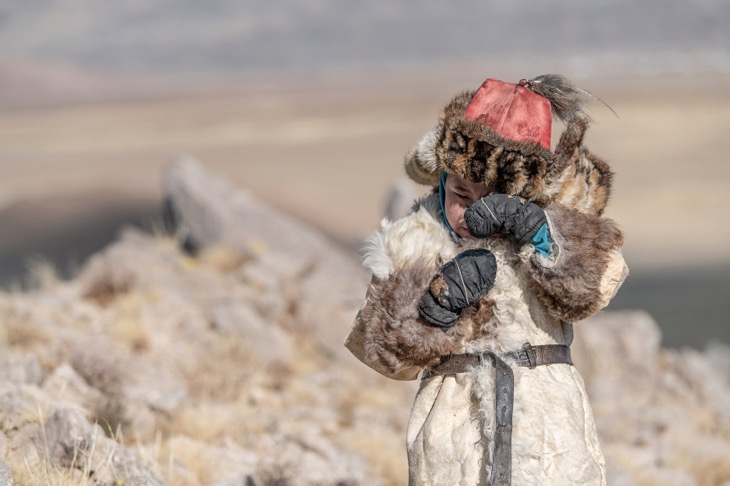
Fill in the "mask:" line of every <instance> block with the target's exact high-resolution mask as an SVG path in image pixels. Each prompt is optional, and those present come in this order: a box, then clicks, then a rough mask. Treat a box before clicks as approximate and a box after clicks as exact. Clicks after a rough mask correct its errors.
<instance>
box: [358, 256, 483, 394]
mask: <svg viewBox="0 0 730 486" xmlns="http://www.w3.org/2000/svg"><path fill="white" fill-rule="evenodd" d="M434 272H435V270H434V269H433V268H432V266H431V265H425V264H415V265H411V266H408V267H405V268H400V269H397V270H395V271H394V272H393V274H392V275H390V276H388V277H387V278H385V279H377V278H375V277H373V281H372V282H371V284H370V287H369V288H368V291H367V295H366V297H365V302H364V303H363V306H362V308H361V309H360V312H359V313H358V315H357V317H356V319H355V324H354V325H353V328H352V331H351V332H350V334H349V336H348V337H347V339H346V341H345V346H347V348H348V349H349V350H350V351H351V352H352V353H353V354H354V355H355V356H356V357H357V358H358V359H359V360H360V361H362V362H363V363H365V364H366V365H368V366H370V367H371V368H373V369H374V370H376V371H378V372H379V373H381V374H383V375H385V376H387V377H389V378H394V379H397V380H412V379H415V378H416V377H417V375H418V373H419V372H420V370H421V369H423V368H426V367H428V366H429V365H432V364H433V363H434V362H435V361H437V360H438V359H439V358H440V357H441V356H444V355H448V354H451V353H455V352H460V351H461V350H462V349H463V347H464V343H465V342H466V340H467V338H468V336H466V335H465V334H466V333H468V332H469V331H468V329H471V328H472V327H473V322H474V320H475V319H474V318H473V317H472V315H473V314H474V311H469V312H466V313H465V315H462V317H461V318H460V320H459V323H458V324H457V325H456V326H454V327H453V328H451V329H450V330H448V331H447V332H444V331H442V330H441V329H438V328H436V327H434V326H431V325H429V324H428V322H427V321H426V320H425V319H423V317H421V315H420V314H419V313H418V302H419V300H420V299H421V296H422V295H423V293H424V292H425V291H426V289H427V287H428V284H429V283H430V281H431V278H432V277H433V275H434ZM482 318H483V317H482Z"/></svg>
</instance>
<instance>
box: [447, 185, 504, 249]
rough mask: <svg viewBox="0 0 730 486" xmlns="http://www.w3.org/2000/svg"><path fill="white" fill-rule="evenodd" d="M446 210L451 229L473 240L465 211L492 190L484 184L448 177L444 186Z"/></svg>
mask: <svg viewBox="0 0 730 486" xmlns="http://www.w3.org/2000/svg"><path fill="white" fill-rule="evenodd" d="M444 189H445V198H444V210H445V211H446V219H447V220H448V221H449V224H450V225H451V227H452V228H453V229H454V231H456V233H457V234H458V235H459V236H461V237H462V238H472V236H471V233H469V230H468V229H467V227H466V223H464V211H466V208H468V207H469V205H471V204H472V203H474V202H476V201H477V200H479V199H481V198H483V197H484V196H486V195H487V194H489V193H490V192H492V191H491V189H490V188H489V187H487V186H485V185H484V184H476V183H474V182H471V181H467V180H466V179H462V178H461V177H459V176H457V175H455V174H449V175H447V176H446V184H445V185H444Z"/></svg>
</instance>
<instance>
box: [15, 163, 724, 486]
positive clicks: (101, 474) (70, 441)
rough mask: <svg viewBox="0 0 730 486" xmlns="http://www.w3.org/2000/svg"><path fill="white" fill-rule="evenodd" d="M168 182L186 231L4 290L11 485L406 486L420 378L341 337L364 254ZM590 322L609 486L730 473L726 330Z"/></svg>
mask: <svg viewBox="0 0 730 486" xmlns="http://www.w3.org/2000/svg"><path fill="white" fill-rule="evenodd" d="M163 179H164V189H165V195H166V197H167V205H166V206H167V216H168V223H169V225H170V228H171V229H172V230H173V236H168V235H154V234H145V233H143V232H141V231H139V230H135V229H125V230H124V231H122V232H121V234H120V236H119V238H118V239H117V241H115V242H114V243H113V244H111V245H110V246H109V247H107V248H105V249H104V250H102V251H101V252H99V253H98V254H97V255H95V256H94V257H92V258H91V259H90V260H89V261H88V262H87V263H86V264H85V265H84V266H83V268H82V269H81V271H80V273H79V275H78V276H77V277H76V278H74V279H73V280H70V281H67V282H55V283H50V284H49V283H47V284H46V286H45V287H43V288H38V289H35V290H33V291H29V292H25V293H0V485H5V484H19V485H25V484H59V485H65V484H68V485H72V484H73V485H75V484H95V485H118V484H124V485H157V484H170V485H173V484H174V485H211V486H229V485H231V486H232V485H241V484H244V485H255V486H262V485H274V484H277V485H286V484H292V485H298V484H304V485H309V484H311V485H355V484H363V485H364V484H368V485H378V484H403V483H405V482H406V461H405V450H404V447H403V443H404V437H405V427H406V422H407V418H408V413H409V409H410V405H411V403H412V400H413V395H414V393H415V391H416V387H417V386H418V384H417V383H402V382H394V381H390V380H387V379H385V378H382V377H380V376H379V375H377V373H375V372H373V371H371V370H369V369H368V368H366V367H365V366H363V365H362V364H360V363H359V362H357V361H356V360H355V359H354V358H352V357H351V356H350V355H349V354H348V353H347V352H346V351H345V350H344V348H343V347H342V340H343V338H344V337H345V335H346V334H347V332H348V330H349V326H350V324H351V322H352V320H353V318H354V315H355V313H356V311H357V308H358V306H359V304H360V300H361V298H362V297H363V295H364V293H365V288H366V285H367V278H368V276H367V275H366V274H365V272H364V271H363V270H362V268H361V267H360V265H359V263H358V257H357V255H352V254H351V253H350V251H349V250H348V249H346V248H343V247H340V246H338V245H337V244H335V243H333V242H332V241H330V240H329V239H327V238H326V237H325V236H323V235H322V234H321V233H320V232H318V231H317V230H316V229H314V228H312V227H310V226H308V225H306V224H305V223H303V222H301V221H298V220H296V219H294V218H292V217H290V216H289V215H286V214H283V213H282V212H280V211H277V210H275V209H273V208H271V207H269V206H267V205H265V204H264V203H262V202H261V201H259V200H258V199H256V198H255V197H254V196H253V195H251V194H250V193H248V192H246V191H245V190H242V189H238V188H236V187H234V186H233V185H232V184H230V183H228V182H226V181H224V180H223V179H220V178H218V177H215V176H213V175H211V174H210V173H208V172H206V171H205V170H204V169H203V168H202V167H201V166H200V165H198V164H197V163H195V162H194V161H192V160H181V161H178V162H176V163H174V164H171V165H170V166H169V167H168V169H167V171H166V172H165V174H164V176H163ZM46 281H47V279H46ZM575 335H576V339H575V343H574V346H573V348H574V354H575V358H576V364H577V366H578V367H579V368H580V370H581V372H582V374H583V376H584V378H585V381H586V385H587V389H588V393H589V394H590V395H591V401H592V404H593V407H594V413H595V416H596V420H597V425H598V427H599V434H600V436H601V440H602V443H603V446H604V449H605V453H606V456H607V460H608V462H609V471H610V475H611V484H615V485H620V486H624V485H653V484H681V485H684V484H687V485H691V484H697V485H710V484H730V349H729V348H728V347H727V346H725V345H721V344H716V345H714V346H712V347H710V348H708V349H707V350H705V351H704V352H700V351H696V350H689V349H685V350H668V349H662V348H661V347H660V334H659V331H658V327H657V326H656V323H654V321H653V320H652V319H651V317H650V316H648V315H647V314H645V313H643V312H638V311H637V312H626V313H605V314H602V315H600V316H598V317H596V318H593V319H589V320H587V321H585V322H583V323H579V324H576V326H575Z"/></svg>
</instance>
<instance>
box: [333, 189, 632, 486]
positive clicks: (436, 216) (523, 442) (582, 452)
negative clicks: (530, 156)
mask: <svg viewBox="0 0 730 486" xmlns="http://www.w3.org/2000/svg"><path fill="white" fill-rule="evenodd" d="M545 211H546V214H547V217H548V224H549V227H550V230H551V234H552V237H553V240H554V245H553V248H552V250H551V255H550V256H549V257H543V256H541V255H539V254H537V253H535V249H534V247H532V245H529V244H528V245H525V246H524V247H523V248H521V249H517V248H515V247H514V244H513V243H512V242H511V240H510V239H508V238H506V237H504V236H496V235H495V236H493V237H490V238H487V239H479V240H461V241H458V242H457V241H455V240H454V239H453V238H452V237H451V235H450V234H449V232H448V230H447V229H446V227H445V225H444V224H443V216H442V212H441V208H440V204H439V200H438V194H431V195H429V196H426V197H424V198H422V199H421V200H420V201H418V202H417V204H416V205H415V206H414V210H413V212H412V213H411V214H409V215H408V216H406V217H404V218H402V219H400V220H397V221H394V222H391V221H387V220H384V221H383V222H382V223H381V228H380V231H379V232H377V233H376V234H375V235H373V236H372V237H371V239H370V242H369V246H368V249H367V254H366V258H365V266H366V267H367V268H368V269H369V270H371V271H372V274H373V277H372V282H371V284H370V286H369V288H368V290H367V294H366V298H365V301H364V303H363V305H362V308H361V309H360V312H359V313H358V315H357V318H356V320H355V323H354V326H353V328H352V330H351V332H350V334H349V335H348V337H347V339H346V341H345V345H346V346H347V347H348V349H349V350H350V351H351V352H352V353H353V354H354V355H355V356H356V357H357V358H358V359H360V360H361V361H362V362H363V363H365V364H366V365H368V366H370V367H371V368H373V369H374V370H376V371H378V372H380V373H381V374H383V375H385V376H387V377H389V378H393V379H397V380H413V379H416V378H418V376H419V375H420V373H421V371H422V370H424V369H428V368H429V367H432V366H434V365H435V364H437V363H438V362H439V359H440V358H442V357H444V356H447V355H449V354H457V353H467V352H479V351H485V350H489V351H492V352H495V353H497V354H499V355H502V354H504V353H507V352H510V351H515V350H518V349H520V348H521V347H522V345H523V344H524V343H527V342H529V343H531V344H532V345H542V344H556V343H557V344H567V345H570V343H571V341H572V333H573V326H572V322H574V321H578V320H581V319H583V318H585V317H588V316H589V315H591V314H594V313H596V312H598V311H599V310H600V309H602V308H603V307H605V306H606V305H607V304H608V302H609V300H610V299H611V298H612V297H613V295H614V294H615V292H616V290H617V289H618V287H619V286H620V284H621V283H622V282H623V280H624V278H625V277H626V274H627V269H626V265H625V263H624V260H623V258H622V256H621V252H620V248H621V244H622V235H621V233H620V231H619V230H618V229H617V227H616V225H615V223H614V222H613V221H611V220H610V219H607V218H602V217H600V216H597V215H592V214H584V213H581V212H579V211H577V210H575V209H569V208H567V207H563V206H560V205H552V206H548V207H547V208H545ZM469 248H487V249H489V250H490V251H492V253H494V255H495V257H496V260H497V275H496V280H495V284H494V287H493V288H492V289H491V291H490V292H489V293H488V294H487V295H485V296H484V297H483V298H482V299H481V300H480V302H479V303H478V304H477V305H475V306H473V307H471V308H468V309H464V310H463V311H462V313H461V316H460V318H459V321H458V324H457V325H456V326H454V327H453V328H451V329H449V330H448V331H446V332H444V331H442V330H441V329H438V328H436V327H433V326H431V325H429V324H428V323H427V322H426V321H425V320H424V319H423V318H422V317H421V316H420V315H419V313H418V302H419V300H420V299H421V296H422V295H423V293H424V292H426V291H427V289H428V285H429V283H430V281H431V279H432V277H433V276H434V274H435V273H436V271H437V270H438V269H439V268H440V267H441V265H443V264H444V263H445V262H446V261H448V260H450V259H451V258H453V257H454V256H455V255H457V254H458V253H460V252H462V251H464V250H466V249H469ZM508 364H510V365H511V366H512V368H513V371H514V376H515V393H514V396H515V398H514V412H513V433H512V484H514V485H520V486H522V485H581V486H584V485H605V484H606V471H605V463H604V459H603V456H602V453H601V449H600V446H599V443H598V438H597V435H596V428H595V424H594V421H593V415H592V411H591V407H590V404H589V403H588V399H587V397H586V392H585V387H584V384H583V380H582V378H581V376H580V374H579V373H578V371H577V370H576V369H575V368H574V367H573V366H571V365H567V364H552V365H544V366H538V367H535V368H533V369H530V368H526V367H519V366H517V365H515V363H514V362H511V363H510V362H509V361H508ZM494 395H495V392H494V368H493V366H492V365H491V364H490V363H489V362H488V361H486V360H485V362H484V363H483V364H482V365H480V366H479V367H477V368H474V369H472V370H470V371H469V372H467V373H460V374H452V375H442V376H439V375H435V376H431V377H428V378H426V379H423V380H422V381H421V386H420V389H419V391H418V394H417V396H416V399H415V403H414V404H413V408H412V411H411V416H410V421H409V425H408V432H407V450H408V463H409V484H410V485H412V486H417V485H470V486H474V485H486V484H488V483H489V479H488V478H489V474H490V471H491V457H492V456H491V452H492V450H493V446H494V441H493V431H494V427H495V425H494V423H495V418H494V416H495V411H494V407H495V405H494V403H495V402H494ZM485 451H486V452H487V453H486V454H485Z"/></svg>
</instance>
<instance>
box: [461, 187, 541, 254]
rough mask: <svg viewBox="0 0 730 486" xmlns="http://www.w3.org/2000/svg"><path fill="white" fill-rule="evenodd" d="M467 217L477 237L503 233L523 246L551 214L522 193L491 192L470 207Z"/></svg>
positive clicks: (465, 214) (470, 230) (470, 228)
mask: <svg viewBox="0 0 730 486" xmlns="http://www.w3.org/2000/svg"><path fill="white" fill-rule="evenodd" d="M464 221H465V222H466V227H467V228H468V229H469V232H470V233H471V234H472V235H473V236H475V237H477V238H486V237H487V236H489V235H491V234H493V233H503V234H508V235H511V236H512V237H514V239H515V241H516V242H517V245H518V246H522V245H524V244H525V243H529V242H530V240H532V238H533V236H535V234H536V233H537V231H538V230H539V229H540V227H541V226H542V225H543V224H545V223H546V222H547V218H546V217H545V211H543V210H542V208H541V207H540V206H538V205H537V204H534V203H531V202H527V201H525V200H524V199H522V198H521V197H517V196H508V195H507V194H490V195H488V196H485V197H483V198H481V199H479V200H478V201H476V202H475V203H474V204H472V205H471V206H469V207H468V208H467V209H466V211H465V212H464Z"/></svg>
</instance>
